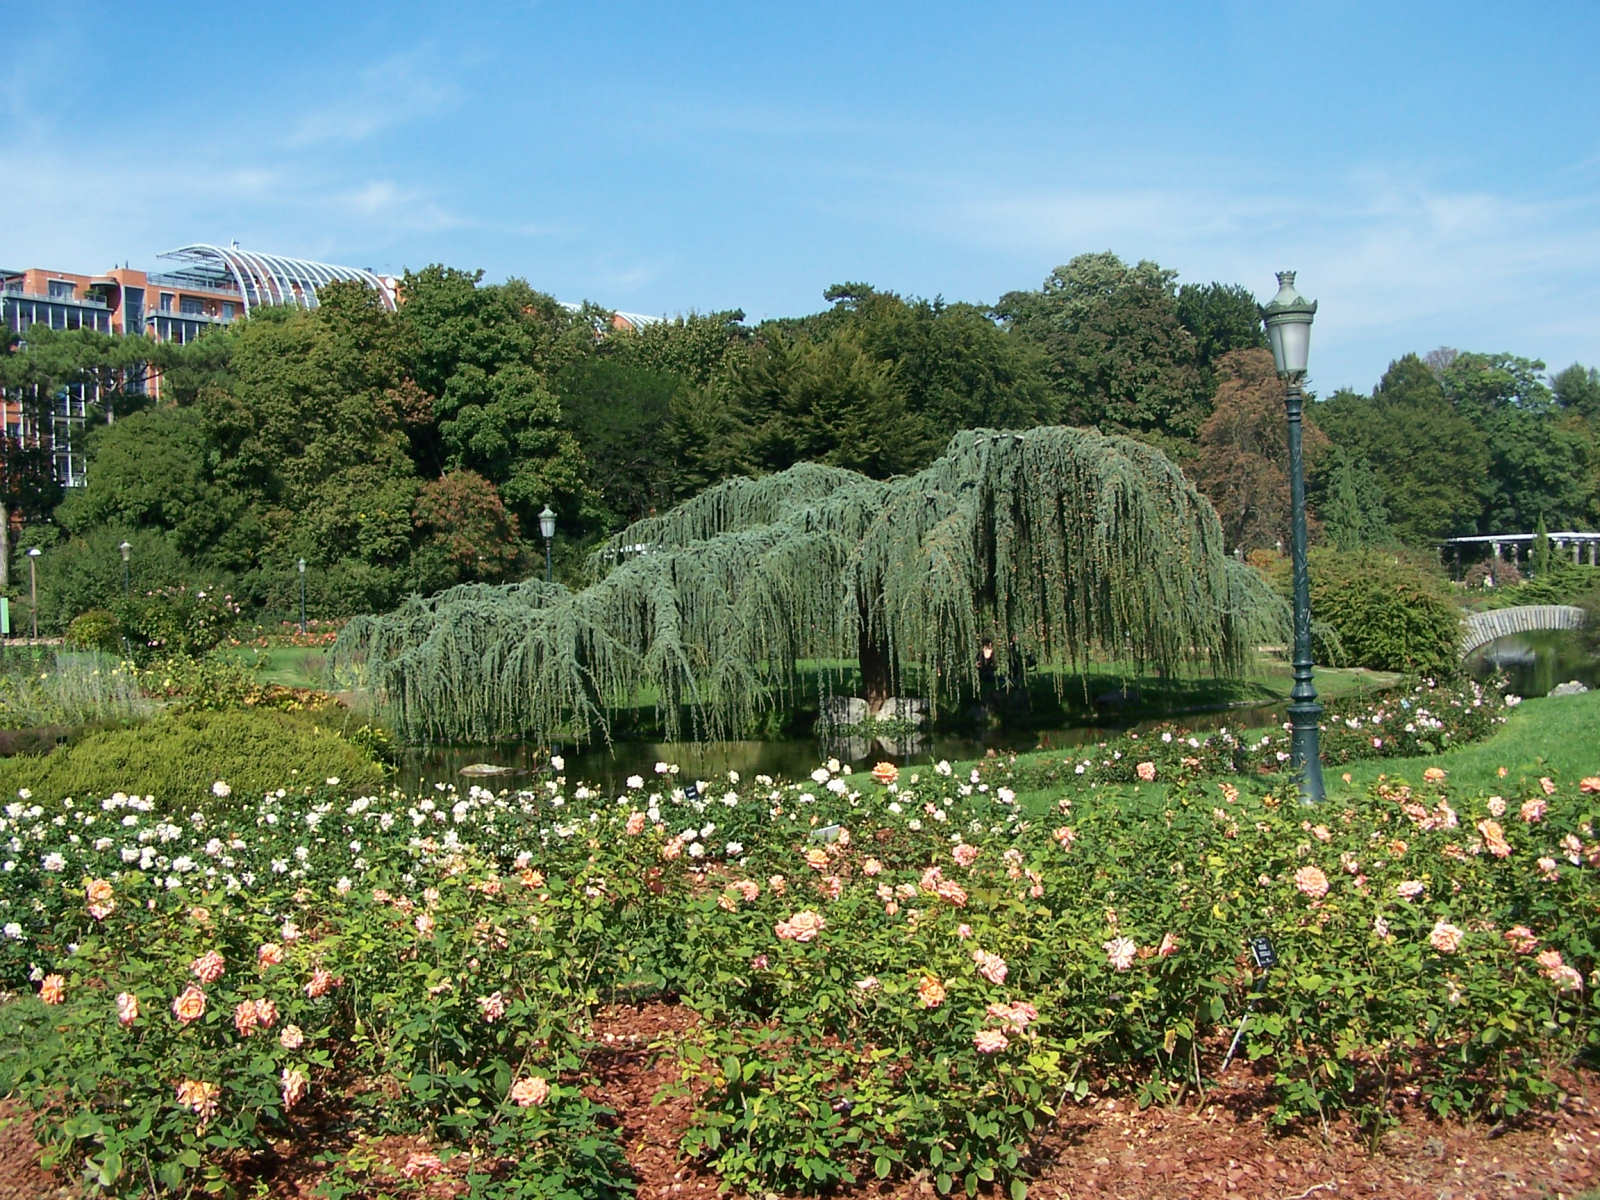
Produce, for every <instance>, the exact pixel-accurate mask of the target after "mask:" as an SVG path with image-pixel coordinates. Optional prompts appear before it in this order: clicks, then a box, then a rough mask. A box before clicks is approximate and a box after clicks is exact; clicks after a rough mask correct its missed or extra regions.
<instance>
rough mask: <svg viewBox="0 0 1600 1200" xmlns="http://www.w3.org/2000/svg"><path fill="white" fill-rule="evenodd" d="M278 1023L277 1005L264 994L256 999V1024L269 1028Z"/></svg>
mask: <svg viewBox="0 0 1600 1200" xmlns="http://www.w3.org/2000/svg"><path fill="white" fill-rule="evenodd" d="M277 1023H278V1006H277V1005H276V1004H274V1003H273V1002H272V1001H271V1000H268V999H267V998H266V997H265V996H263V997H262V998H261V999H259V1000H257V1001H256V1024H257V1025H259V1026H261V1028H263V1029H271V1028H272V1027H273V1026H274V1025H276V1024H277Z"/></svg>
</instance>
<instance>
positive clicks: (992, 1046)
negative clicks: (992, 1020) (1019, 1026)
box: [972, 1029, 1011, 1054]
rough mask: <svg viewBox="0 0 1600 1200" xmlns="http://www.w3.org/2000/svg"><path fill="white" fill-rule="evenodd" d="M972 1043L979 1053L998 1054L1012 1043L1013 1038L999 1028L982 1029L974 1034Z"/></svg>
mask: <svg viewBox="0 0 1600 1200" xmlns="http://www.w3.org/2000/svg"><path fill="white" fill-rule="evenodd" d="M972 1044H973V1045H974V1046H976V1047H977V1048H978V1053H979V1054H998V1053H1000V1051H1002V1050H1004V1049H1005V1048H1006V1047H1007V1046H1009V1045H1010V1044H1011V1040H1010V1039H1009V1038H1007V1037H1006V1035H1005V1034H1003V1033H1001V1032H1000V1031H999V1030H998V1029H980V1030H978V1032H977V1033H975V1034H973V1035H972Z"/></svg>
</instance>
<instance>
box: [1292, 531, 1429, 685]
mask: <svg viewBox="0 0 1600 1200" xmlns="http://www.w3.org/2000/svg"><path fill="white" fill-rule="evenodd" d="M1308 566H1309V569H1310V573H1311V615H1312V617H1313V618H1314V619H1315V620H1316V621H1317V622H1318V623H1320V624H1324V625H1326V626H1328V627H1329V628H1330V629H1331V630H1332V631H1333V632H1334V633H1336V634H1337V635H1338V642H1337V644H1338V647H1339V652H1340V654H1341V655H1342V659H1341V661H1339V662H1338V663H1337V664H1336V665H1339V666H1350V667H1368V668H1371V669H1372V670H1375V671H1401V672H1404V673H1407V674H1416V675H1453V674H1455V673H1457V672H1458V671H1460V669H1461V609H1460V607H1459V606H1458V605H1457V603H1456V600H1455V597H1454V596H1453V595H1452V594H1451V591H1450V584H1449V581H1448V580H1446V579H1445V577H1444V575H1443V573H1442V572H1441V571H1440V570H1439V569H1438V568H1436V567H1434V566H1431V565H1429V564H1426V563H1423V562H1420V561H1415V560H1410V559H1407V558H1405V557H1402V556H1400V555H1398V554H1395V553H1393V552H1388V551H1378V550H1361V551H1353V552H1345V551H1338V550H1332V549H1326V548H1319V549H1316V550H1313V551H1312V552H1311V555H1310V562H1309V564H1308ZM1274 583H1275V584H1276V585H1277V586H1278V587H1279V588H1281V589H1282V590H1283V592H1284V594H1286V595H1287V594H1288V591H1289V587H1290V579H1289V572H1288V570H1287V564H1285V566H1284V568H1282V569H1280V570H1279V572H1278V573H1277V575H1276V576H1275V578H1274Z"/></svg>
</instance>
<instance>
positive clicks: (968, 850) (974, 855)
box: [950, 842, 978, 867]
mask: <svg viewBox="0 0 1600 1200" xmlns="http://www.w3.org/2000/svg"><path fill="white" fill-rule="evenodd" d="M950 857H951V858H953V859H955V860H956V865H957V866H960V867H970V866H971V865H972V864H973V863H975V862H977V861H978V848H977V847H976V846H974V845H971V844H970V843H968V842H962V843H961V844H960V845H959V846H957V847H956V848H955V849H954V850H952V851H951V852H950Z"/></svg>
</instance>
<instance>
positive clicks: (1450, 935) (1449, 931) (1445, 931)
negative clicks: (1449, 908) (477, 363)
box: [1428, 921, 1465, 954]
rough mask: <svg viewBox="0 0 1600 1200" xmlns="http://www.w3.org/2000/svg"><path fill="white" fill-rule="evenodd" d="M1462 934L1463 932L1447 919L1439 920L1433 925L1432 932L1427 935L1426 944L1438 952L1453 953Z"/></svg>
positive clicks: (1458, 944)
mask: <svg viewBox="0 0 1600 1200" xmlns="http://www.w3.org/2000/svg"><path fill="white" fill-rule="evenodd" d="M1464 936H1465V934H1463V933H1462V932H1461V930H1459V929H1457V928H1456V927H1455V926H1454V925H1452V924H1450V923H1449V922H1448V921H1440V922H1438V923H1437V924H1435V925H1434V927H1433V932H1432V933H1430V934H1429V935H1428V944H1429V945H1430V946H1432V947H1433V948H1434V949H1435V950H1437V951H1438V952H1439V953H1440V954H1454V953H1455V952H1456V949H1457V948H1458V947H1459V946H1460V945H1461V939H1462V938H1463V937H1464Z"/></svg>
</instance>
